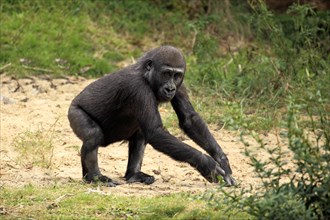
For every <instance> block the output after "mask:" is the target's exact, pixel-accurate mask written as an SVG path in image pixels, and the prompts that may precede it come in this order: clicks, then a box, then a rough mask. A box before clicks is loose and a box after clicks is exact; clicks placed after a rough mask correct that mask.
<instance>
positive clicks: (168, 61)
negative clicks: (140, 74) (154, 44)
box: [140, 46, 186, 102]
mask: <svg viewBox="0 0 330 220" xmlns="http://www.w3.org/2000/svg"><path fill="white" fill-rule="evenodd" d="M140 61H141V62H142V65H143V68H144V71H145V72H144V73H145V74H144V77H145V78H146V79H147V81H148V82H149V84H150V86H151V88H152V90H153V91H154V93H155V95H156V97H157V100H158V101H159V102H168V101H170V100H171V99H172V98H173V97H174V96H175V93H176V91H177V89H178V88H179V87H180V85H181V84H182V81H183V77H184V74H185V71H186V62H185V59H184V56H183V54H182V52H181V51H179V50H178V49H177V48H175V47H172V46H162V47H159V48H156V49H153V50H151V51H149V52H148V53H146V54H145V55H144V56H143V57H142V58H141V59H140Z"/></svg>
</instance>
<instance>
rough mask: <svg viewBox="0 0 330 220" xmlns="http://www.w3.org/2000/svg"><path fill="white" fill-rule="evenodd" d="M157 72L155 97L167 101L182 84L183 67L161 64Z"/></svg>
mask: <svg viewBox="0 0 330 220" xmlns="http://www.w3.org/2000/svg"><path fill="white" fill-rule="evenodd" d="M157 73H158V74H157V75H158V82H159V87H158V91H157V95H156V96H157V99H158V100H159V101H160V102H168V101H171V99H172V98H173V97H174V96H175V93H176V90H177V89H178V87H179V86H180V85H181V84H182V81H183V75H184V69H183V68H175V67H170V66H163V67H162V68H161V70H160V71H159V72H157Z"/></svg>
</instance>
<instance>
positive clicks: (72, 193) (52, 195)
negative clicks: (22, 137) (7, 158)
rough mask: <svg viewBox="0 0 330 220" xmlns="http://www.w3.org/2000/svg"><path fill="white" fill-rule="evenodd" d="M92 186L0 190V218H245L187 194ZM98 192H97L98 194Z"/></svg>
mask: <svg viewBox="0 0 330 220" xmlns="http://www.w3.org/2000/svg"><path fill="white" fill-rule="evenodd" d="M90 188H93V189H94V188H95V189H97V187H96V186H95V185H83V184H81V183H78V182H77V183H74V182H71V183H68V184H65V185H52V186H48V187H37V186H33V185H26V186H24V187H22V188H9V187H4V188H2V189H1V191H0V199H1V212H0V217H1V218H3V219H17V218H21V219H29V218H33V219H247V218H248V217H249V216H248V215H246V214H244V213H239V214H236V215H235V217H231V218H229V217H228V216H229V214H232V213H234V210H232V211H230V212H229V213H224V210H225V207H224V208H223V209H222V208H221V209H219V208H217V209H215V208H213V207H211V206H208V205H207V202H206V201H204V200H197V199H193V197H192V196H190V195H188V194H183V193H182V194H172V195H163V196H154V197H138V196H116V195H110V194H109V195H104V194H102V193H97V192H90V191H89V189H90ZM98 192H101V191H98Z"/></svg>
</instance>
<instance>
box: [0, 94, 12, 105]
mask: <svg viewBox="0 0 330 220" xmlns="http://www.w3.org/2000/svg"><path fill="white" fill-rule="evenodd" d="M0 101H2V102H3V104H5V105H10V104H14V103H15V100H13V99H10V98H8V97H6V96H3V95H0Z"/></svg>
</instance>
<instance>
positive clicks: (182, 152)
mask: <svg viewBox="0 0 330 220" xmlns="http://www.w3.org/2000/svg"><path fill="white" fill-rule="evenodd" d="M185 70H186V63H185V60H184V57H183V55H182V53H181V52H180V51H179V50H178V49H176V48H174V47H171V46H163V47H160V48H156V49H153V50H151V51H149V52H147V53H146V54H145V55H144V56H142V57H141V58H140V59H139V60H138V62H137V63H136V64H134V65H131V66H129V67H127V68H124V69H122V70H120V71H118V72H115V73H113V74H109V75H106V76H104V77H102V78H100V79H98V80H96V81H95V82H93V83H91V84H90V85H89V86H87V87H86V88H85V89H84V90H83V91H82V92H81V93H80V94H79V95H78V96H77V97H76V98H75V99H74V100H73V101H72V104H71V106H70V109H69V114H68V117H69V121H70V125H71V127H72V129H73V131H74V133H75V134H76V135H77V136H78V137H79V138H80V139H81V140H82V142H83V145H82V148H81V163H82V170H83V172H82V173H83V177H84V179H85V180H86V181H87V182H92V181H97V180H99V181H102V182H105V183H107V184H108V185H109V186H115V185H116V184H117V183H115V182H113V181H112V180H111V179H110V178H108V177H106V176H103V175H102V174H101V172H100V170H99V167H98V162H97V159H98V157H97V151H98V147H99V146H107V145H109V144H111V143H114V142H117V141H122V140H128V141H129V156H128V165H127V171H126V174H125V179H126V180H127V182H129V183H131V182H143V183H145V184H151V183H153V182H154V180H155V179H154V177H153V176H150V175H148V174H145V173H143V172H141V164H142V159H143V154H144V149H145V145H146V144H147V143H149V144H150V145H151V146H153V147H154V148H155V149H156V150H158V151H160V152H162V153H165V154H167V155H169V156H170V157H172V158H173V159H175V160H178V161H183V162H187V163H189V164H190V165H191V166H193V167H195V168H196V169H197V170H198V171H199V172H200V173H201V175H202V176H204V177H205V178H206V179H207V180H208V181H210V182H217V180H218V179H217V176H219V175H221V176H222V177H223V178H224V180H225V181H226V182H227V184H228V185H234V184H235V180H234V179H233V178H232V177H231V174H232V171H231V168H230V166H229V162H228V159H227V157H226V155H225V154H224V152H223V151H222V149H221V148H220V146H219V145H218V144H217V142H216V141H215V139H214V138H213V136H212V135H211V133H210V132H209V130H208V128H207V126H206V125H205V123H204V122H203V120H202V119H201V118H200V116H199V115H198V114H197V113H196V112H195V110H194V109H193V107H192V105H191V103H190V102H189V98H188V95H187V92H186V90H185V88H184V86H183V85H182V82H183V78H184V73H185ZM167 101H171V104H172V106H173V108H174V110H175V112H176V114H177V116H178V118H179V123H180V127H181V128H182V129H183V131H184V132H185V133H186V134H187V135H188V136H189V137H190V138H191V139H192V140H194V141H195V142H196V143H197V144H198V145H200V146H201V147H202V148H204V149H205V150H206V151H207V152H208V154H209V155H210V156H208V155H205V154H203V153H201V152H200V151H198V150H196V149H194V148H192V147H190V146H189V145H187V144H185V143H183V142H181V141H179V140H178V139H177V138H175V137H174V136H172V135H171V134H170V133H168V132H167V131H166V130H165V129H164V128H163V125H162V121H161V117H160V114H159V112H158V104H159V103H160V102H167Z"/></svg>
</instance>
